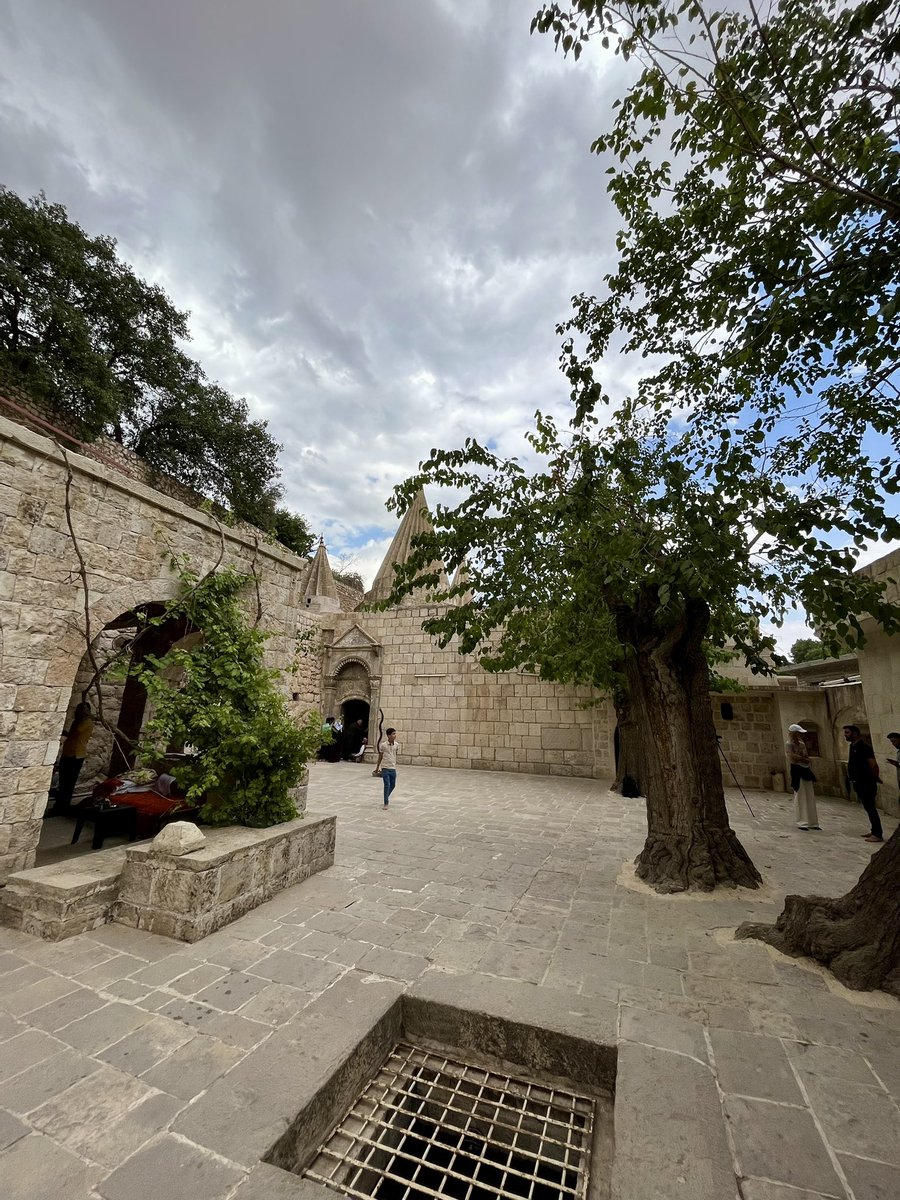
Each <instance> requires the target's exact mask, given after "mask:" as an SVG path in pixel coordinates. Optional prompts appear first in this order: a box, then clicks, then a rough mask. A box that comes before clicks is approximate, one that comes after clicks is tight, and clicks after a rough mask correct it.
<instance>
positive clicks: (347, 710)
mask: <svg viewBox="0 0 900 1200" xmlns="http://www.w3.org/2000/svg"><path fill="white" fill-rule="evenodd" d="M341 716H342V717H343V719H344V729H349V728H350V726H351V725H352V724H353V722H354V721H358V720H359V719H360V718H362V723H363V725H364V726H365V730H366V737H368V736H369V706H368V704H367V703H366V701H365V700H345V701H344V703H343V704H342V705H341Z"/></svg>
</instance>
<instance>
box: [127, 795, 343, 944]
mask: <svg viewBox="0 0 900 1200" xmlns="http://www.w3.org/2000/svg"><path fill="white" fill-rule="evenodd" d="M335 825H336V818H335V817H318V816H313V817H308V818H307V819H306V820H304V819H302V818H300V819H298V820H296V821H286V822H285V823H284V824H282V825H274V826H272V828H271V829H243V828H240V827H238V826H233V827H228V828H225V829H205V830H204V831H203V832H204V836H205V837H206V845H205V846H203V847H202V848H201V849H199V850H195V851H193V853H190V854H184V855H182V856H180V857H177V856H173V855H169V854H160V853H159V852H158V851H157V848H156V846H155V845H154V843H153V842H143V843H141V844H140V845H137V846H129V847H128V849H127V850H126V852H125V866H124V869H123V871H122V877H121V880H120V882H119V890H118V897H117V901H116V905H115V908H114V910H113V915H114V920H116V921H118V922H119V923H120V924H122V925H133V926H134V927H135V928H136V929H146V930H147V931H148V932H150V933H158V934H161V935H162V936H163V937H172V938H177V939H178V940H179V941H182V942H197V941H199V940H200V939H201V938H204V937H207V936H208V935H209V934H211V933H214V932H215V931H216V930H217V929H221V928H222V927H223V926H225V925H228V924H230V923H231V922H232V921H236V920H237V919H238V917H241V916H243V914H244V913H246V912H250V910H251V909H254V908H256V907H258V906H259V905H260V904H263V903H265V901H266V900H270V899H271V898H272V897H273V896H275V895H277V894H278V893H279V892H281V891H283V890H284V889H285V888H288V887H293V886H294V885H295V884H297V883H301V882H302V881H303V880H304V879H308V878H309V876H310V875H314V874H315V873H316V872H317V871H324V870H325V868H326V867H330V866H331V865H332V863H333V862H334V840H335Z"/></svg>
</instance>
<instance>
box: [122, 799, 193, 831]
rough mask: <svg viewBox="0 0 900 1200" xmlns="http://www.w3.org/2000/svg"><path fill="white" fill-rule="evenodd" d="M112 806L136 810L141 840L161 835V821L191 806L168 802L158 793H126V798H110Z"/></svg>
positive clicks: (176, 801)
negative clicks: (169, 814)
mask: <svg viewBox="0 0 900 1200" xmlns="http://www.w3.org/2000/svg"><path fill="white" fill-rule="evenodd" d="M109 802H110V804H114V805H115V806H116V808H119V807H122V808H136V809H137V822H136V830H137V836H138V837H139V838H151V837H155V836H156V835H157V833H159V826H160V819H161V818H162V817H165V816H166V815H167V814H168V813H172V812H175V811H176V810H178V809H181V808H183V809H184V810H185V811H187V810H188V808H189V806H188V805H187V804H185V802H184V801H183V800H167V799H166V797H165V796H160V795H159V793H158V792H153V791H146V792H126V793H125V795H124V796H110V798H109Z"/></svg>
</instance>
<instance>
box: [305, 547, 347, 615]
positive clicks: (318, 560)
mask: <svg viewBox="0 0 900 1200" xmlns="http://www.w3.org/2000/svg"><path fill="white" fill-rule="evenodd" d="M303 604H304V606H305V607H306V608H312V609H315V611H316V612H340V610H341V601H340V597H339V596H338V590H337V584H336V583H335V582H334V576H333V575H332V573H331V564H330V563H329V561H328V554H327V553H326V550H325V542H324V540H323V539H322V538H320V539H319V548H318V550H316V554H315V557H314V558H313V560H312V562H311V563H310V566H309V571H308V572H307V575H306V582H305V584H304V586H303Z"/></svg>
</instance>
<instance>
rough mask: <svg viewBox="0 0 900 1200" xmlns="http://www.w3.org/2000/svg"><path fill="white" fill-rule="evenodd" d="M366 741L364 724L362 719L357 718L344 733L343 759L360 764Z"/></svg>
mask: <svg viewBox="0 0 900 1200" xmlns="http://www.w3.org/2000/svg"><path fill="white" fill-rule="evenodd" d="M368 741H369V739H368V737H367V736H366V723H365V721H364V720H363V719H362V717H358V718H357V719H356V720H355V721H354V722H353V724H352V725H350V726H349V728H348V729H347V730H346V731H345V732H344V753H343V757H344V758H345V759H346V760H347V761H348V762H361V761H362V756H363V755H364V754H365V752H366V746H367V745H368Z"/></svg>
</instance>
